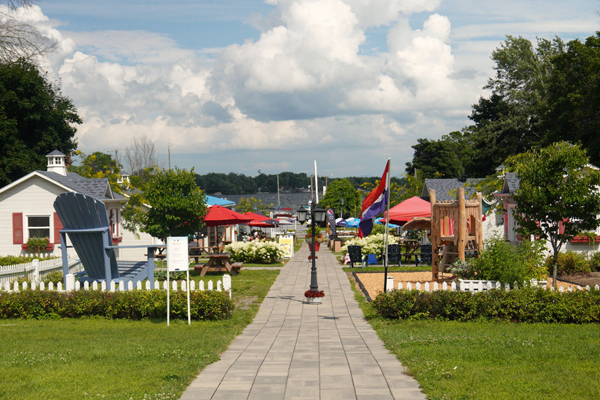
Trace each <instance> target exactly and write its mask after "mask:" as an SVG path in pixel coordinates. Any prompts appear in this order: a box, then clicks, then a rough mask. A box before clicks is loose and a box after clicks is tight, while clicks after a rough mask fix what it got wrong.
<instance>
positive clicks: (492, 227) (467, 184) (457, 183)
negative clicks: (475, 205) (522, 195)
mask: <svg viewBox="0 0 600 400" xmlns="http://www.w3.org/2000/svg"><path fill="white" fill-rule="evenodd" d="M482 180H483V179H482V178H461V179H425V182H424V184H423V190H422V191H421V196H420V197H421V198H422V199H423V200H427V201H430V198H429V190H430V189H433V190H435V197H436V200H437V201H452V200H456V195H457V193H458V189H459V188H461V187H462V188H464V189H465V198H474V197H475V195H476V193H477V188H476V186H477V184H478V183H479V182H481V181H482ZM491 206H492V202H491V201H489V200H488V199H486V198H483V199H482V202H481V210H482V212H483V214H488V211H489V210H490V208H491ZM482 225H483V226H482V229H483V239H484V240H486V239H488V238H489V237H491V236H493V235H495V234H502V225H503V220H502V216H501V215H496V214H495V213H494V212H493V211H492V213H491V215H486V217H485V219H484V221H483V223H482Z"/></svg>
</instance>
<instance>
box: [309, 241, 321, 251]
mask: <svg viewBox="0 0 600 400" xmlns="http://www.w3.org/2000/svg"><path fill="white" fill-rule="evenodd" d="M320 248H321V242H315V251H319V249H320ZM308 249H309V250H310V251H312V243H309V244H308Z"/></svg>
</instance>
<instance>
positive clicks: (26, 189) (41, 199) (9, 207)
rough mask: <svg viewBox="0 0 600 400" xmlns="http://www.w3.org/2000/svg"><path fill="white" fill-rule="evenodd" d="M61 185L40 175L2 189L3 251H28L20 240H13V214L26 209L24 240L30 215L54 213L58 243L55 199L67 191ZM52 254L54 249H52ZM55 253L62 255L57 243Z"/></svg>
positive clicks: (0, 252) (0, 232)
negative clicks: (23, 247) (22, 246)
mask: <svg viewBox="0 0 600 400" xmlns="http://www.w3.org/2000/svg"><path fill="white" fill-rule="evenodd" d="M64 192H65V190H64V189H62V188H61V187H59V186H57V185H54V184H53V183H50V182H49V181H47V180H45V179H43V178H40V177H38V176H32V177H31V178H29V179H27V180H26V181H24V182H22V183H21V184H19V185H16V186H14V187H12V188H10V189H8V190H7V191H5V192H3V193H0V255H2V256H4V255H20V254H23V253H25V251H24V250H22V249H21V245H20V244H13V228H12V214H13V213H23V241H24V242H27V238H28V235H27V232H26V231H27V226H26V224H27V218H26V217H27V215H38V216H39V215H49V216H50V242H51V243H54V218H53V215H54V207H53V204H54V200H55V199H56V196H58V195H59V194H61V193H64ZM49 254H50V253H49ZM52 254H53V255H60V249H59V248H58V245H55V247H54V252H53V253H52Z"/></svg>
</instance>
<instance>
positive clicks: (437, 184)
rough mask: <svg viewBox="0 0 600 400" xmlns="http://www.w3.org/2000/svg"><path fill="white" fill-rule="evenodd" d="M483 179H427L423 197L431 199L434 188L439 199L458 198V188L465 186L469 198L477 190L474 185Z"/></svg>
mask: <svg viewBox="0 0 600 400" xmlns="http://www.w3.org/2000/svg"><path fill="white" fill-rule="evenodd" d="M482 180H483V178H468V179H467V181H466V182H462V181H460V180H459V179H425V185H423V192H421V197H422V198H427V199H429V189H433V190H435V198H436V200H437V201H451V200H456V193H457V191H458V188H461V187H464V188H465V198H467V199H468V198H470V197H471V196H472V195H474V194H475V193H476V192H477V188H476V187H474V186H473V185H476V184H477V183H479V182H481V181H482Z"/></svg>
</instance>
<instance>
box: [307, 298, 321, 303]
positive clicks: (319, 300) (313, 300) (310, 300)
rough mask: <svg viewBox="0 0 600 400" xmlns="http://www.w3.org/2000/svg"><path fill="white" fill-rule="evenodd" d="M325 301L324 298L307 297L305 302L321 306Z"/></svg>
mask: <svg viewBox="0 0 600 400" xmlns="http://www.w3.org/2000/svg"><path fill="white" fill-rule="evenodd" d="M322 301H323V298H322V297H305V298H304V302H305V303H306V304H321V302H322Z"/></svg>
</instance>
